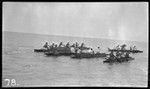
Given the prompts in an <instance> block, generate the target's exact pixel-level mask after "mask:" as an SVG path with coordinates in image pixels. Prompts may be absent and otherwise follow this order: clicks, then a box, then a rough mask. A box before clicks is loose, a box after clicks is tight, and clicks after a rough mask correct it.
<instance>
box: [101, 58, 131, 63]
mask: <svg viewBox="0 0 150 89" xmlns="http://www.w3.org/2000/svg"><path fill="white" fill-rule="evenodd" d="M131 60H134V58H132V57H129V58H125V57H124V58H118V59H115V60H114V59H110V58H106V60H105V61H103V63H122V62H128V61H131Z"/></svg>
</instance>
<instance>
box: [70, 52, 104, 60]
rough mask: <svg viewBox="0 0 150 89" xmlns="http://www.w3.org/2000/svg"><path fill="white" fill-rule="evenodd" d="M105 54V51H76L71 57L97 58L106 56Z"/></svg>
mask: <svg viewBox="0 0 150 89" xmlns="http://www.w3.org/2000/svg"><path fill="white" fill-rule="evenodd" d="M106 55H107V54H105V53H96V54H91V53H77V54H74V55H71V58H77V59H81V58H99V57H106Z"/></svg>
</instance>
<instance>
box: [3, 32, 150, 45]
mask: <svg viewBox="0 0 150 89" xmlns="http://www.w3.org/2000/svg"><path fill="white" fill-rule="evenodd" d="M2 32H16V31H2ZM16 33H27V34H35V35H48V36H50V35H49V34H42V33H29V32H16ZM51 35H52V36H65V37H77V38H91V39H106V40H118V41H132V42H144V43H148V41H136V40H120V39H111V38H103V37H101V38H98V37H83V36H68V35H67V36H66V35H59V34H57V35H53V34H51Z"/></svg>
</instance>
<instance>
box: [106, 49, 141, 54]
mask: <svg viewBox="0 0 150 89" xmlns="http://www.w3.org/2000/svg"><path fill="white" fill-rule="evenodd" d="M108 51H114V52H116V51H120V52H131V53H143V51H140V50H117V49H109V48H108Z"/></svg>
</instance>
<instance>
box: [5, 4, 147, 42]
mask: <svg viewBox="0 0 150 89" xmlns="http://www.w3.org/2000/svg"><path fill="white" fill-rule="evenodd" d="M3 31H15V32H27V33H38V34H49V35H65V36H79V37H94V38H108V39H120V40H133V41H145V42H147V41H148V3H146V2H134V3H133V2H132V3H131V2H130V3H127V2H126V3H125V2H122V3H116V2H115V3H111V2H109V3H108V2H107V3H106V2H105V3H104V2H100V3H98V2H96V3H94V2H93V3H92V2H90V3H56V2H49V3H47V2H46V3H42V2H36V3H34V2H4V3H3Z"/></svg>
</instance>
